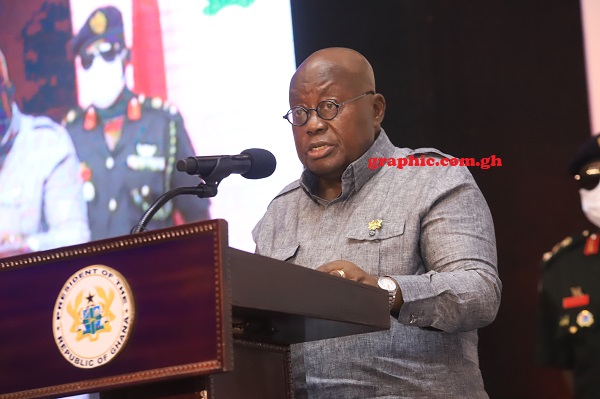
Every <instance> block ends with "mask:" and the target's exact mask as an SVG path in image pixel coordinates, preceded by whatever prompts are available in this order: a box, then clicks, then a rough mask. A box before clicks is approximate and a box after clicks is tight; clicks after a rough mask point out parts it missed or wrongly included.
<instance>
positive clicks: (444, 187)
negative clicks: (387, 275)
mask: <svg viewBox="0 0 600 399" xmlns="http://www.w3.org/2000/svg"><path fill="white" fill-rule="evenodd" d="M443 173H444V174H442V175H441V176H439V178H438V179H437V183H436V187H435V189H433V190H431V192H432V195H431V198H430V199H429V201H428V202H427V203H429V204H431V205H429V206H428V207H427V209H426V211H425V213H424V215H423V216H422V218H421V224H420V228H421V234H420V239H419V248H420V251H421V254H420V255H421V258H422V260H423V263H424V265H425V267H426V269H427V273H425V274H421V275H402V276H392V277H394V278H395V279H396V281H398V284H399V286H400V290H401V292H402V296H403V299H404V304H403V305H402V307H401V309H400V314H399V317H398V321H399V322H400V323H402V324H405V325H413V326H417V327H432V328H434V329H439V330H443V331H448V332H456V331H469V330H473V329H477V328H480V327H484V326H486V325H488V324H489V323H491V322H492V321H493V320H494V318H495V317H496V313H497V311H498V307H499V305H500V293H501V287H502V285H501V282H500V278H499V276H498V269H497V256H496V242H495V236H494V227H493V222H492V217H491V214H490V211H489V208H488V206H487V203H486V201H485V199H484V198H483V195H482V193H481V191H480V190H479V188H478V187H477V185H476V184H475V182H474V180H473V178H472V177H471V175H470V173H469V172H468V170H467V169H466V168H463V167H452V168H445V169H444V172H443Z"/></svg>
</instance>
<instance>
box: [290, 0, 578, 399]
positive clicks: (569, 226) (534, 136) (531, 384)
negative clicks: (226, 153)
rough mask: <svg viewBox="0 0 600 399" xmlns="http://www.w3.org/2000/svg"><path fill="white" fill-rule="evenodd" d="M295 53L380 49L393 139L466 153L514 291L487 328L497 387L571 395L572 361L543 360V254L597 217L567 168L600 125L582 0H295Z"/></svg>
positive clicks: (503, 393) (491, 380)
mask: <svg viewBox="0 0 600 399" xmlns="http://www.w3.org/2000/svg"><path fill="white" fill-rule="evenodd" d="M291 4H292V15H293V24H294V41H295V45H296V58H297V62H298V63H300V62H301V61H302V60H304V59H305V58H306V57H307V56H308V55H309V54H310V53H312V52H313V51H315V50H317V49H320V48H323V47H330V46H344V47H351V48H354V49H356V50H358V51H360V52H361V53H363V54H364V55H365V56H366V57H367V58H368V59H369V60H370V61H371V63H372V65H373V68H374V70H375V74H376V78H377V89H378V91H380V92H381V93H383V94H384V96H385V97H386V99H387V113H386V117H385V120H384V123H383V126H384V128H385V129H386V132H387V133H388V135H389V136H390V138H391V140H392V141H393V142H394V144H396V145H398V146H407V147H421V146H433V147H438V148H440V149H442V150H443V151H445V152H447V153H450V154H452V155H455V156H460V157H485V156H489V155H492V154H495V155H496V156H497V157H500V158H501V159H502V162H503V166H502V167H498V168H492V169H489V170H477V169H472V173H473V175H474V176H475V179H476V180H477V182H478V184H479V186H480V187H481V189H482V191H483V193H484V195H485V196H486V198H487V200H488V203H489V205H490V209H491V211H492V214H493V216H494V220H495V227H496V236H497V241H498V255H499V267H500V274H501V278H502V281H503V284H504V288H503V299H502V305H501V308H500V312H499V315H498V317H497V319H496V321H495V322H494V323H493V324H492V325H491V326H489V327H486V328H484V329H482V330H480V359H481V368H482V371H483V376H484V380H485V384H486V388H487V390H488V393H489V395H490V397H491V398H492V399H498V398H507V399H518V398H550V399H551V398H568V397H569V396H568V394H567V391H566V388H565V386H564V383H563V380H562V377H561V374H560V373H559V372H558V371H556V370H549V369H541V368H538V367H536V366H535V364H534V350H533V347H534V326H535V312H536V293H537V279H538V276H539V264H540V260H541V256H542V254H543V253H544V252H545V251H548V250H549V249H550V248H551V247H552V246H553V245H554V244H555V243H556V242H558V241H560V240H561V239H562V238H564V237H565V236H566V235H568V234H572V233H575V232H577V231H579V230H582V229H583V228H586V227H588V223H587V222H586V220H585V218H584V217H583V215H582V213H581V211H580V205H579V197H578V193H577V189H576V187H575V185H574V184H573V182H572V181H571V178H570V177H569V176H568V175H567V173H566V170H565V169H566V164H567V163H568V161H569V159H570V157H571V156H572V154H573V152H574V151H575V150H576V149H577V147H578V146H579V145H580V144H581V142H583V141H584V140H585V138H586V137H588V136H589V134H590V131H589V129H590V127H589V119H588V108H587V94H586V82H585V68H584V53H583V42H582V40H583V38H582V28H581V18H580V8H579V2H578V1H571V0H569V1H565V0H527V1H516V0H514V1H513V0H506V1H493V0H479V1H467V0H460V1H457V0H394V1H386V0H370V1H349V0H327V1H324V0H292V1H291Z"/></svg>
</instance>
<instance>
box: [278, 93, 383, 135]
mask: <svg viewBox="0 0 600 399" xmlns="http://www.w3.org/2000/svg"><path fill="white" fill-rule="evenodd" d="M369 94H372V95H375V94H376V93H375V92H374V91H373V90H369V91H368V92H366V93H363V94H361V95H359V96H356V97H354V98H351V99H350V100H346V101H344V102H342V103H339V104H338V103H336V102H335V101H334V100H323V101H321V102H319V103H318V104H317V106H316V107H315V108H304V107H303V106H301V105H296V106H295V107H292V108H290V109H289V111H288V112H287V113H286V114H285V115H283V119H285V120H287V121H288V122H289V123H290V124H291V125H292V126H304V125H306V123H307V122H308V120H309V119H310V111H315V112H316V113H317V115H318V116H319V118H321V119H323V120H326V121H330V120H332V119H335V117H336V116H338V114H339V113H340V107H341V106H342V105H344V104H348V103H350V102H352V101H355V100H358V99H359V98H362V97H364V96H367V95H369ZM324 103H329V104H333V105H334V106H335V108H336V111H335V115H333V116H332V117H331V118H324V117H323V116H322V115H321V114H320V113H319V107H320V106H321V104H324ZM298 109H301V110H303V111H304V113H305V114H306V120H305V121H304V122H302V123H301V124H295V123H294V122H292V121H291V120H290V115H291V114H292V113H293V112H294V111H295V110H298Z"/></svg>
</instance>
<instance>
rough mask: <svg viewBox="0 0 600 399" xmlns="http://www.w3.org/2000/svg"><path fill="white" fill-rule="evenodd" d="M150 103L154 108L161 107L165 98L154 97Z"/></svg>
mask: <svg viewBox="0 0 600 399" xmlns="http://www.w3.org/2000/svg"><path fill="white" fill-rule="evenodd" d="M150 105H151V106H152V108H156V109H158V108H160V107H162V105H163V100H162V99H161V98H160V97H154V98H153V99H152V101H151V102H150Z"/></svg>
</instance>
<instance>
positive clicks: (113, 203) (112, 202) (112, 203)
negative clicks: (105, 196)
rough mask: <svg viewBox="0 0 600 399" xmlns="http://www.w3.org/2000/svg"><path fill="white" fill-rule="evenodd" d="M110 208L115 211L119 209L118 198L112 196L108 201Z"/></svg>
mask: <svg viewBox="0 0 600 399" xmlns="http://www.w3.org/2000/svg"><path fill="white" fill-rule="evenodd" d="M108 210H109V211H111V212H114V211H116V210H117V200H116V199H114V198H111V199H110V201H108Z"/></svg>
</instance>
